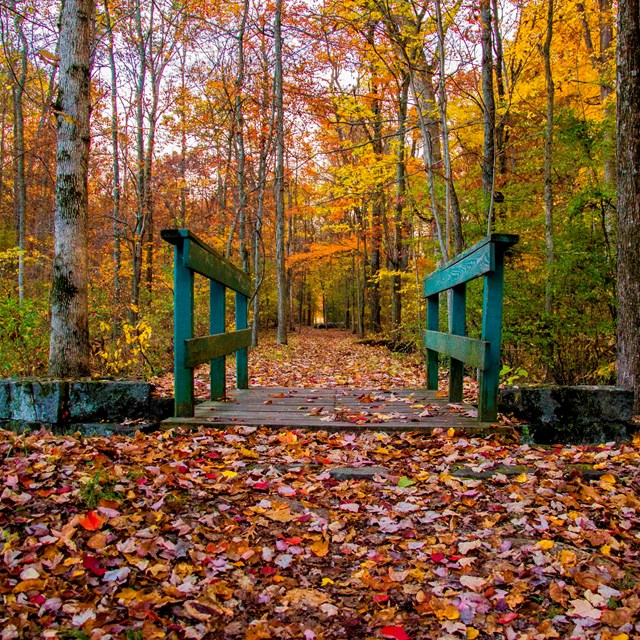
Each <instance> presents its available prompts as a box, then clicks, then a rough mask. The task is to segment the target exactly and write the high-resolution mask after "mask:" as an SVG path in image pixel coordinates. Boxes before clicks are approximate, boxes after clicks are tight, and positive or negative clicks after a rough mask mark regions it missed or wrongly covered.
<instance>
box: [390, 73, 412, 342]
mask: <svg viewBox="0 0 640 640" xmlns="http://www.w3.org/2000/svg"><path fill="white" fill-rule="evenodd" d="M408 100H409V74H408V73H405V74H404V75H403V77H402V83H401V85H400V93H399V96H398V131H397V133H396V143H397V145H398V148H397V150H396V204H395V208H394V219H393V263H392V265H393V271H394V274H393V276H392V277H391V327H392V331H393V334H394V336H395V338H396V339H399V338H400V331H401V328H402V275H401V273H400V272H401V271H404V270H405V269H406V268H407V261H406V259H405V258H406V248H405V246H404V243H403V233H402V231H403V227H404V223H403V217H404V199H405V195H406V188H407V166H406V153H405V142H406V140H405V136H406V133H407V107H408Z"/></svg>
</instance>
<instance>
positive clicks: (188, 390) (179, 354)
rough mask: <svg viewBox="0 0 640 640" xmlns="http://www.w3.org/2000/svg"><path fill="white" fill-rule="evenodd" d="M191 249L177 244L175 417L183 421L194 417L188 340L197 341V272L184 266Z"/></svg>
mask: <svg viewBox="0 0 640 640" xmlns="http://www.w3.org/2000/svg"><path fill="white" fill-rule="evenodd" d="M187 248H188V241H179V242H177V243H176V244H175V250H174V268H173V274H174V275H173V287H174V309H173V324H174V339H175V344H174V345H173V354H174V355H173V358H174V360H173V375H174V379H175V381H174V390H175V400H174V406H175V415H176V417H179V418H190V417H192V416H193V369H192V368H190V367H186V366H185V361H186V342H185V341H186V340H189V339H191V338H193V271H191V269H188V268H187V267H185V265H184V253H185V251H186V250H187Z"/></svg>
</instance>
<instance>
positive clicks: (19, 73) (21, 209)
mask: <svg viewBox="0 0 640 640" xmlns="http://www.w3.org/2000/svg"><path fill="white" fill-rule="evenodd" d="M16 5H17V3H16V2H15V0H14V2H13V3H12V10H13V12H14V18H13V24H14V28H15V31H16V37H17V44H18V60H19V67H18V69H16V71H15V72H14V74H13V85H12V88H13V146H14V158H15V160H14V178H13V209H14V215H15V221H16V229H17V231H18V250H19V253H18V299H19V301H20V304H22V302H23V300H24V250H25V218H26V214H27V182H26V174H25V146H24V145H25V143H24V111H23V107H24V105H23V99H24V89H25V85H26V83H27V68H28V58H27V56H28V53H29V52H28V46H27V38H26V36H25V34H24V29H23V28H22V20H23V17H22V15H21V14H20V12H19V11H17V9H16Z"/></svg>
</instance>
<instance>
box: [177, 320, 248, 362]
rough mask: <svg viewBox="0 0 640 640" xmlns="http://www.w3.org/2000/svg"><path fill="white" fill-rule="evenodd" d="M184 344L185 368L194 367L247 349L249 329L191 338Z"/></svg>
mask: <svg viewBox="0 0 640 640" xmlns="http://www.w3.org/2000/svg"><path fill="white" fill-rule="evenodd" d="M185 342H186V354H185V366H186V367H195V366H196V365H199V364H203V363H205V362H209V360H213V359H214V358H220V357H221V356H228V355H230V354H232V353H234V352H235V351H238V349H245V348H246V347H248V346H249V345H250V344H251V329H242V330H241V331H231V332H229V333H218V334H216V335H213V336H204V337H201V338H191V339H190V340H186V341H185Z"/></svg>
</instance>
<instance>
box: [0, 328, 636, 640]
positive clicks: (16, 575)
mask: <svg viewBox="0 0 640 640" xmlns="http://www.w3.org/2000/svg"><path fill="white" fill-rule="evenodd" d="M309 339H310V338H309ZM320 339H321V338H320ZM335 340H336V345H334V347H332V348H331V349H329V348H328V347H327V348H326V349H323V348H318V349H317V350H316V351H315V354H316V355H312V354H311V353H310V352H309V350H308V349H305V350H304V353H303V354H302V356H303V357H304V359H305V362H304V370H306V371H309V372H310V374H309V375H313V376H321V378H318V379H316V380H315V381H314V382H313V384H311V385H310V386H315V385H317V384H318V383H319V382H321V383H323V384H327V383H330V382H331V376H332V375H333V376H335V377H338V376H339V377H340V378H344V379H345V380H347V381H348V378H349V377H350V376H351V375H353V377H354V379H355V378H356V377H357V379H358V382H356V383H355V384H357V385H362V386H363V387H365V386H369V385H367V377H366V376H367V374H366V368H364V365H363V368H362V369H360V370H358V373H357V374H355V373H353V374H352V373H351V372H350V371H349V370H348V368H347V367H343V369H342V371H337V370H335V371H334V369H337V367H336V366H335V361H333V362H332V360H331V358H332V357H333V352H334V349H335V348H338V346H337V343H340V342H341V341H340V339H339V338H335ZM294 352H295V346H294V347H291V353H292V354H293V353H294ZM274 353H275V352H274ZM367 353H368V351H362V353H361V358H362V359H365V360H366V359H367V355H366V354H367ZM370 353H372V354H379V352H378V351H377V350H372V351H371V352H370ZM260 357H261V358H265V360H264V362H265V363H267V362H269V361H268V360H266V358H267V357H268V354H263V355H261V356H260ZM372 357H373V356H372ZM376 357H377V356H376ZM381 357H384V358H387V357H388V358H389V360H386V361H385V362H386V364H385V367H387V369H389V368H390V367H391V366H393V363H396V362H400V361H399V360H398V359H397V358H396V357H395V356H387V355H383V354H381ZM314 360H315V362H316V364H315V365H314ZM325 360H326V362H324V361H325ZM282 362H287V363H293V364H287V365H286V367H283V368H282V369H281V371H289V372H291V373H290V374H288V373H281V375H283V376H284V375H295V361H294V360H293V355H286V358H284V357H283V359H282V360H281V361H280V363H282ZM269 366H271V367H274V368H277V365H274V364H270V365H269ZM325 366H326V367H328V368H327V369H326V371H325V370H324V367H325ZM403 367H407V368H408V371H409V372H410V375H414V374H413V373H411V372H413V371H414V368H413V366H412V365H403V364H402V363H400V364H398V369H397V371H396V372H395V373H393V374H392V377H393V379H392V380H390V381H389V382H386V381H382V382H378V381H375V382H372V383H371V385H370V386H376V385H378V384H380V385H383V386H387V385H389V386H399V385H400V383H401V381H402V380H401V378H400V377H399V376H400V375H401V373H400V372H401V371H402V370H403ZM371 368H372V369H373V368H374V367H373V366H371ZM300 370H303V368H302V367H301V369H300ZM255 371H256V370H255V369H254V374H253V375H254V378H255V377H256V376H257V375H258V374H257V373H256V372H255ZM331 371H333V374H332V373H331ZM264 375H265V376H266V375H267V374H266V373H265V374H264ZM378 375H379V374H378ZM415 375H418V374H417V372H416V373H415ZM305 381H306V378H302V379H299V380H297V381H296V382H295V384H298V385H302V384H304V383H305ZM266 382H267V380H266V379H265V380H262V381H261V383H262V384H265V383H266ZM283 382H284V380H283V379H278V380H277V382H275V384H283ZM293 382H294V381H293V380H291V382H290V383H289V384H293ZM334 382H335V383H337V384H340V382H339V381H338V380H335V379H334ZM407 386H416V381H415V380H413V379H411V378H410V379H409V381H408V384H407ZM639 452H640V442H634V443H628V444H622V445H620V444H619V445H602V446H597V447H565V448H562V447H556V448H541V447H531V446H526V445H518V444H516V443H514V442H510V441H506V440H503V441H500V440H498V439H495V438H492V437H489V438H486V439H461V438H455V437H452V436H451V435H450V434H448V433H436V434H434V435H433V436H425V435H415V434H411V433H404V434H394V435H393V436H388V435H386V434H384V433H376V432H367V433H359V434H357V435H356V434H351V433H333V434H329V433H326V432H313V433H307V432H303V431H300V430H298V431H294V432H292V431H271V432H269V431H266V430H264V429H251V428H246V427H242V426H238V427H235V428H233V429H229V430H226V431H216V430H213V429H206V430H205V429H201V430H195V431H187V430H184V431H174V432H166V433H156V434H150V435H138V436H137V437H136V438H134V439H127V438H122V437H113V438H111V439H107V438H80V437H72V436H66V437H56V436H53V435H51V434H48V433H45V432H41V433H36V434H32V435H26V436H17V435H15V434H11V433H8V432H0V474H1V478H2V489H1V491H2V493H1V494H0V531H1V533H2V539H3V544H4V547H3V555H2V561H1V562H0V599H1V600H0V602H1V603H2V604H1V605H0V629H1V631H0V638H1V639H2V640H8V639H12V638H40V637H42V638H56V637H58V638H124V639H128V640H130V639H135V638H141V639H142V638H143V639H147V638H150V639H152V638H172V639H176V640H177V639H181V638H210V639H214V638H216V639H217V638H229V639H231V640H233V639H235V638H238V639H239V640H241V639H244V638H247V639H252V640H258V639H268V638H300V639H303V640H313V639H314V638H317V639H321V638H326V639H327V640H329V639H339V638H345V639H346V638H349V639H359V638H363V639H364V638H395V639H397V640H401V639H406V638H412V639H418V638H424V639H431V638H443V639H444V638H458V639H460V638H462V639H464V638H471V639H473V638H480V639H482V638H507V639H509V640H512V639H518V638H520V639H525V638H530V639H538V638H540V639H543V638H571V637H575V638H600V639H601V640H612V639H616V640H625V639H630V638H638V637H640V597H639V596H638V595H637V592H638V580H639V579H640V567H639V559H638V551H639V547H640V529H639V526H638V525H639V520H638V514H639V513H640V511H639V510H640V500H639V499H638V498H637V494H638V489H639V488H640V476H639V472H638V462H639V459H640V458H639ZM344 469H349V471H347V472H346V473H347V475H348V476H350V477H347V478H346V479H343V475H344V473H345V472H344V471H343V470H344ZM341 470H342V471H341ZM354 470H355V471H354ZM341 474H342V475H341ZM358 474H359V475H361V476H363V477H361V478H360V479H357V478H354V477H353V476H354V475H358Z"/></svg>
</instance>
